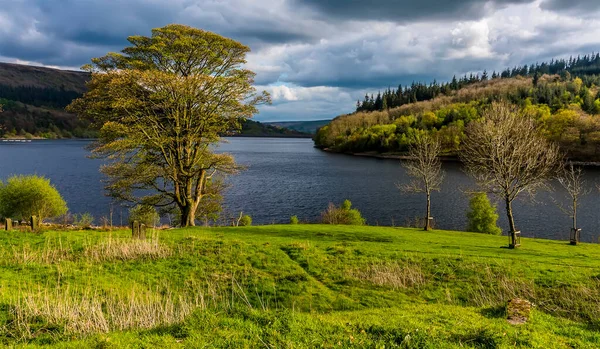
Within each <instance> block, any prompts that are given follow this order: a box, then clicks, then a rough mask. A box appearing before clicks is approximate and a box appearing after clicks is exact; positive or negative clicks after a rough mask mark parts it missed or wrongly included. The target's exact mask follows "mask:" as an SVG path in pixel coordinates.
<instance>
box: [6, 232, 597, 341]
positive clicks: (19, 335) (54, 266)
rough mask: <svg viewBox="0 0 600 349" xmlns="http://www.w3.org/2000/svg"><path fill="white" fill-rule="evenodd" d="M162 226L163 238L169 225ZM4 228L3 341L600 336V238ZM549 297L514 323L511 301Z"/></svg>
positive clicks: (589, 338)
mask: <svg viewBox="0 0 600 349" xmlns="http://www.w3.org/2000/svg"><path fill="white" fill-rule="evenodd" d="M158 234H160V235H158ZM148 235H152V237H151V238H150V237H149V239H148V240H141V241H140V240H131V238H130V233H129V232H127V231H112V232H107V231H105V232H102V231H66V232H56V231H47V232H44V233H41V234H31V233H24V232H16V231H15V232H5V233H3V234H1V235H0V246H1V247H2V248H1V249H0V252H1V255H0V264H1V265H2V268H0V273H1V277H0V290H1V292H0V303H1V304H2V307H0V325H1V326H2V331H1V332H0V333H1V334H0V343H2V345H3V346H10V347H14V346H18V347H27V348H32V347H37V346H40V347H41V346H55V347H60V348H81V347H95V348H122V347H163V348H190V347H191V348H200V347H235V348H240V347H242V348H258V347H266V348H281V347H293V348H314V347H326V348H333V347H357V348H383V347H386V348H394V347H397V348H513V347H522V348H524V347H535V348H597V347H598V346H600V332H598V331H597V326H598V324H599V320H600V286H599V276H598V270H599V268H600V262H599V261H600V247H599V246H598V245H595V244H581V245H579V246H570V245H568V243H567V242H563V241H550V240H536V239H523V246H522V248H521V249H518V250H509V249H506V248H503V247H504V246H506V244H507V241H506V237H498V236H488V235H481V234H472V233H459V232H449V231H433V232H423V231H420V230H417V229H404V228H385V227H362V226H361V227H352V226H329V225H271V226H260V227H239V228H231V227H229V228H227V227H223V228H217V227H215V228H190V229H173V230H164V231H160V233H154V234H151V233H150V232H148ZM515 297H520V298H524V299H527V300H529V301H531V302H532V303H533V304H535V306H534V308H533V310H532V314H531V318H530V320H529V321H528V322H527V323H525V324H522V325H513V324H510V323H508V322H507V320H506V312H505V306H506V304H507V301H508V300H510V299H512V298H515Z"/></svg>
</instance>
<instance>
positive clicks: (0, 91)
mask: <svg viewBox="0 0 600 349" xmlns="http://www.w3.org/2000/svg"><path fill="white" fill-rule="evenodd" d="M79 97H81V93H79V92H76V91H67V90H65V88H64V86H61V87H60V88H59V89H55V88H44V87H35V86H9V85H2V84H0V99H7V100H12V101H18V102H21V103H24V104H30V105H33V106H36V107H50V108H56V109H64V108H65V107H66V106H67V105H69V104H70V103H71V101H72V100H74V99H75V98H79Z"/></svg>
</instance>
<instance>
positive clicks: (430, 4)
mask: <svg viewBox="0 0 600 349" xmlns="http://www.w3.org/2000/svg"><path fill="white" fill-rule="evenodd" d="M6 1H7V2H8V4H9V6H2V7H0V60H3V61H10V62H20V63H25V64H37V65H47V66H55V67H61V68H77V67H79V66H81V65H83V64H85V63H88V62H89V60H90V59H91V58H92V57H97V56H102V55H104V54H106V53H107V52H110V51H119V50H121V49H122V48H123V47H124V46H126V45H127V40H126V38H127V37H128V36H130V35H149V34H150V30H151V29H152V28H156V27H160V26H164V25H166V24H169V23H182V24H187V25H191V26H195V27H198V28H202V29H205V30H210V31H214V32H216V33H219V34H221V35H224V36H228V37H232V38H234V39H236V40H239V41H241V42H243V43H244V44H246V45H249V46H250V47H251V48H252V52H251V53H250V55H249V56H248V67H249V68H250V69H252V70H254V71H255V72H256V73H257V76H256V82H257V84H258V85H259V88H261V89H265V90H268V91H270V92H271V93H272V94H273V101H274V102H273V105H271V106H264V107H262V108H261V114H260V115H259V116H257V119H258V120H294V119H307V120H308V119H323V118H331V117H334V116H336V115H338V114H341V113H347V112H350V111H352V110H353V108H354V106H355V103H356V100H357V99H359V98H362V96H364V94H365V93H367V92H368V93H377V91H378V90H382V89H384V88H387V87H388V86H392V87H395V86H397V85H398V84H410V83H411V82H413V81H422V82H430V81H432V80H434V79H436V80H438V81H446V80H449V79H451V78H452V76H453V75H462V74H465V73H467V74H468V73H471V72H480V71H483V70H484V69H486V70H488V71H492V70H502V69H504V68H506V67H512V66H514V65H517V64H525V63H526V64H530V63H535V62H536V61H543V60H549V59H551V58H555V57H568V56H570V55H578V54H587V53H591V52H592V51H595V52H598V51H600V21H598V20H597V19H596V18H598V14H600V2H599V1H597V0H581V1H573V0H568V1H567V0H490V1H480V0H453V1H446V0H421V1H409V0H374V1H357V0H345V1H343V0H335V1H334V0H329V1H318V0H272V1H269V2H266V1H258V0H228V1H223V0H204V1H197V0H170V1H168V2H167V1H162V0H86V1H79V0H6Z"/></svg>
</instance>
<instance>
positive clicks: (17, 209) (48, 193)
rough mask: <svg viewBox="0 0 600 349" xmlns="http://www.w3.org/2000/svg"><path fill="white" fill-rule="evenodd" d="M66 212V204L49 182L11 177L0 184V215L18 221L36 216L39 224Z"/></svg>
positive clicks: (40, 179) (35, 177)
mask: <svg viewBox="0 0 600 349" xmlns="http://www.w3.org/2000/svg"><path fill="white" fill-rule="evenodd" d="M66 212H67V203H66V202H65V200H64V199H63V198H62V197H61V196H60V193H59V192H58V190H56V188H55V187H54V186H53V185H52V184H50V180H49V179H46V178H44V177H39V176H35V175H32V176H23V175H20V176H13V177H10V178H9V179H8V180H7V181H6V183H1V182H0V215H2V216H3V217H11V218H16V219H20V220H27V219H29V217H31V216H38V217H39V219H40V222H41V221H43V220H44V219H45V218H53V217H58V216H60V215H63V214H65V213H66Z"/></svg>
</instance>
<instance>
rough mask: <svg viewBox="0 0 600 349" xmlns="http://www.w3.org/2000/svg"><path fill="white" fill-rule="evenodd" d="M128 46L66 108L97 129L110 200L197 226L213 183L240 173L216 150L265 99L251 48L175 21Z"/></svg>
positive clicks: (97, 151) (102, 61)
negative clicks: (251, 66)
mask: <svg viewBox="0 0 600 349" xmlns="http://www.w3.org/2000/svg"><path fill="white" fill-rule="evenodd" d="M128 41H129V42H130V44H131V45H130V46H128V47H126V48H124V49H123V50H122V51H121V53H109V54H107V55H106V56H104V57H100V58H94V59H92V64H90V65H87V66H85V67H84V69H86V70H88V71H90V72H91V74H92V75H91V80H90V81H89V82H88V84H87V87H88V91H87V93H85V95H84V96H83V97H82V98H80V99H77V100H75V101H74V102H73V103H72V104H71V105H70V106H69V110H71V111H74V112H77V113H78V114H79V115H80V116H82V117H85V118H87V119H89V120H91V121H92V122H93V123H94V124H95V125H96V126H97V127H99V128H100V138H99V139H98V141H97V142H95V143H94V144H93V146H92V152H93V154H94V155H95V156H98V157H104V158H107V159H108V161H107V164H106V165H104V166H103V167H102V172H103V173H105V174H106V175H107V176H108V183H107V190H108V192H109V194H110V195H112V196H114V197H116V198H118V199H120V200H125V201H129V202H134V203H141V204H146V205H153V206H156V207H168V206H175V207H177V208H178V209H179V212H180V213H181V217H180V218H181V220H180V222H181V225H182V226H192V225H195V223H196V219H195V217H196V212H197V211H198V209H199V207H200V205H201V203H202V200H203V198H204V197H205V195H209V192H210V191H209V190H207V189H208V188H207V183H210V181H211V177H212V176H214V175H215V174H218V173H232V172H235V170H236V168H237V166H236V165H235V162H234V160H233V158H232V157H231V156H230V155H227V154H216V153H215V152H214V145H215V144H216V143H218V142H219V140H220V135H223V134H225V133H227V132H230V131H232V130H236V129H239V127H240V122H241V121H242V120H244V119H245V118H249V117H251V116H252V115H253V114H255V113H257V105H258V104H260V103H264V102H269V96H268V94H266V93H265V92H263V93H262V94H259V93H257V92H256V90H255V88H254V87H253V82H254V73H253V72H252V71H250V70H248V69H245V68H244V65H245V63H246V60H245V57H246V54H247V53H248V52H249V51H250V49H249V48H248V47H247V46H244V45H242V44H240V43H238V42H236V41H234V40H231V39H228V38H225V37H222V36H220V35H217V34H214V33H211V32H207V31H204V30H200V29H195V28H191V27H187V26H183V25H176V24H173V25H168V26H166V27H163V28H158V29H154V30H152V36H150V37H147V36H132V37H129V38H128Z"/></svg>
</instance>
